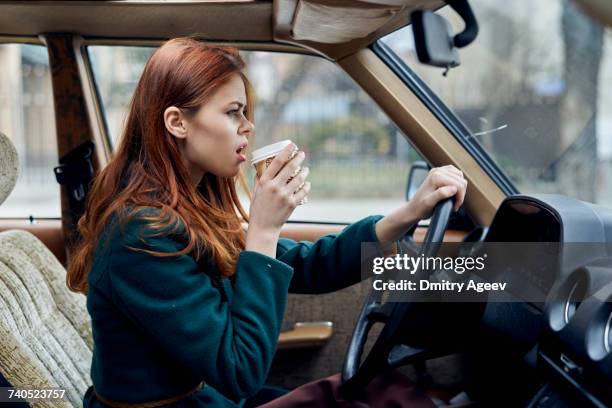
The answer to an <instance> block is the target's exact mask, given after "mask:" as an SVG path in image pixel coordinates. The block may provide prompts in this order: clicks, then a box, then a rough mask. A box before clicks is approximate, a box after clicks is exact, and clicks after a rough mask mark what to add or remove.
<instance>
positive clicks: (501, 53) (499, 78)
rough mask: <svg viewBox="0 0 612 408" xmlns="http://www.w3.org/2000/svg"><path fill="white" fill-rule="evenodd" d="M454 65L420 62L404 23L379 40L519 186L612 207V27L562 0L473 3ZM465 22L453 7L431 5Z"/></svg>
mask: <svg viewBox="0 0 612 408" xmlns="http://www.w3.org/2000/svg"><path fill="white" fill-rule="evenodd" d="M470 4H471V5H472V9H473V10H474V14H475V15H476V18H477V20H478V23H479V26H480V32H479V35H478V37H477V38H476V41H475V42H474V43H472V44H470V45H469V46H467V47H466V48H463V49H460V50H459V56H460V59H461V65H460V66H459V67H457V68H454V69H451V70H450V71H449V72H448V74H447V76H443V72H444V70H443V69H440V68H434V67H429V66H425V65H422V64H420V63H419V62H418V59H417V57H416V53H415V50H414V42H413V37H412V29H411V27H410V26H408V27H405V28H403V29H401V30H398V31H396V32H394V33H392V34H389V35H387V36H386V37H384V38H383V39H382V41H383V42H384V43H385V44H386V45H387V46H389V47H390V48H391V49H392V50H393V52H395V54H397V56H398V57H400V58H401V59H402V60H403V61H404V63H405V64H406V65H407V66H408V67H409V68H410V69H411V70H412V71H414V72H415V73H416V74H417V75H418V76H419V77H420V78H421V79H422V80H423V81H424V82H425V83H426V84H427V85H428V86H429V88H430V89H431V90H432V91H433V92H434V93H435V94H437V96H438V97H439V98H440V99H441V100H442V101H443V102H444V103H445V104H446V105H447V106H448V107H449V108H450V109H451V110H452V111H453V112H454V113H455V114H456V115H457V116H458V117H459V118H460V119H461V121H463V123H464V124H465V125H466V126H467V127H468V129H470V134H468V135H465V137H468V138H471V139H473V140H475V141H477V142H478V143H479V144H480V145H481V146H482V147H483V148H484V149H485V150H486V151H487V152H488V153H489V155H490V156H491V157H492V158H493V160H494V161H495V162H497V164H498V165H499V166H500V167H501V168H502V169H503V170H504V171H505V173H506V174H507V175H508V176H509V177H510V179H511V180H512V181H513V182H514V184H515V186H516V188H517V189H518V190H519V191H520V192H521V193H559V194H565V195H569V196H572V197H575V198H578V199H580V200H584V201H589V202H593V203H601V204H605V205H609V206H612V33H611V31H610V29H603V28H602V26H601V25H599V24H598V23H597V22H595V21H594V20H592V19H590V18H589V17H587V16H586V15H585V14H583V13H582V12H580V11H579V9H577V8H576V7H575V6H574V5H573V3H572V2H568V1H565V0H561V1H559V0H546V1H537V2H534V1H530V0H508V1H505V2H500V1H499V0H471V1H470ZM438 13H439V14H440V15H443V16H444V17H445V18H446V19H447V20H448V21H449V22H450V23H451V26H452V27H453V30H454V32H455V33H457V32H459V31H461V30H462V29H463V23H462V21H461V19H460V17H459V16H458V15H457V14H456V13H455V12H454V11H453V10H452V9H451V8H450V7H448V6H447V7H444V8H442V9H441V10H439V11H438Z"/></svg>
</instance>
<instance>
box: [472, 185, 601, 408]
mask: <svg viewBox="0 0 612 408" xmlns="http://www.w3.org/2000/svg"><path fill="white" fill-rule="evenodd" d="M481 240H482V242H485V243H523V244H525V245H528V244H527V243H556V245H558V248H559V249H560V250H559V251H557V252H555V256H554V257H552V258H549V259H548V260H547V261H546V263H545V264H544V265H541V266H542V268H546V269H547V270H548V271H549V273H547V274H545V276H542V275H541V274H540V272H539V271H538V270H537V269H538V268H537V267H533V266H531V267H527V268H520V267H516V266H515V267H514V270H512V271H506V272H507V273H509V274H510V276H511V277H513V278H514V279H517V280H522V281H524V282H528V283H529V284H530V285H531V286H533V290H535V291H539V293H541V297H542V299H541V301H527V300H525V301H521V299H517V298H513V295H512V294H490V295H489V301H488V302H487V305H486V308H485V310H484V312H483V319H482V321H483V327H485V328H486V330H487V331H488V333H489V335H490V333H495V336H497V338H498V339H499V338H501V337H505V339H506V340H505V341H507V342H508V343H507V344H506V346H508V347H511V348H514V349H515V352H517V354H516V355H521V356H522V359H523V361H524V362H527V363H529V364H531V366H532V367H534V368H536V370H535V371H536V372H537V373H538V375H537V378H538V379H539V381H540V383H539V387H540V388H539V391H538V392H537V393H536V394H535V397H533V398H532V400H531V401H530V403H529V406H540V405H539V404H540V402H542V401H543V400H547V401H549V402H550V401H559V402H561V403H564V404H567V405H563V406H602V407H604V406H609V405H612V387H610V384H612V210H610V209H607V208H603V207H600V206H596V205H592V204H588V203H585V202H581V201H578V200H575V199H572V198H569V197H565V196H559V195H529V196H527V195H520V196H511V197H508V198H507V199H506V200H504V202H503V203H502V204H501V206H500V207H499V209H498V211H497V213H496V215H495V217H494V219H493V222H492V223H491V226H490V227H489V229H488V231H487V232H486V234H483V235H482V238H481ZM502 245H503V244H502ZM516 264H517V263H515V264H514V265H516ZM518 264H520V262H518ZM536 275H537V276H536ZM492 296H493V297H492ZM495 296H502V297H503V296H506V298H505V299H504V298H495ZM508 296H509V297H508ZM491 338H492V337H491V336H489V337H488V339H489V340H490V339H491ZM507 339H511V340H510V341H508V340H507ZM496 349H497V351H498V352H499V348H496ZM546 406H549V405H546ZM550 406H556V405H550ZM560 406H561V405H560Z"/></svg>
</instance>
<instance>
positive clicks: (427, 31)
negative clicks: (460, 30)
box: [412, 10, 459, 68]
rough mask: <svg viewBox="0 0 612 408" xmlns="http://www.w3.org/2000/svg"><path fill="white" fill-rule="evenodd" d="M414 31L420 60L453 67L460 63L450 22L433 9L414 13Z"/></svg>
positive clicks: (425, 62) (444, 66) (428, 63)
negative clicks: (432, 10) (433, 11)
mask: <svg viewBox="0 0 612 408" xmlns="http://www.w3.org/2000/svg"><path fill="white" fill-rule="evenodd" d="M412 32H413V33H414V45H415V47H416V52H417V56H418V57H419V61H421V62H422V63H423V64H427V65H433V66H435V67H442V68H452V67H456V66H457V65H459V53H458V52H457V50H456V49H455V46H454V45H453V40H452V35H453V33H452V31H451V27H450V24H449V23H448V21H446V19H445V18H444V17H442V16H439V15H437V14H435V13H432V12H431V11H423V10H417V11H415V12H413V13H412Z"/></svg>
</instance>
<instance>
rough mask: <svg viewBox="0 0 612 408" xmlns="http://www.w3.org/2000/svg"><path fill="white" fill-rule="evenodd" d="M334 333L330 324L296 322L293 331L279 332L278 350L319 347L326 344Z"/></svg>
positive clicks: (322, 322) (325, 322) (326, 322)
mask: <svg viewBox="0 0 612 408" xmlns="http://www.w3.org/2000/svg"><path fill="white" fill-rule="evenodd" d="M333 331H334V325H333V323H332V322H328V321H320V322H298V323H296V324H294V325H293V329H291V330H287V331H284V332H281V334H280V335H279V337H278V349H279V350H286V349H295V348H307V347H320V346H322V345H324V344H325V343H327V342H328V341H329V339H330V338H331V336H332V333H333Z"/></svg>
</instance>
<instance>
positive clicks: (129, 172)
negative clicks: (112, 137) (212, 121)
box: [66, 38, 254, 293]
mask: <svg viewBox="0 0 612 408" xmlns="http://www.w3.org/2000/svg"><path fill="white" fill-rule="evenodd" d="M244 66H245V64H244V61H243V60H242V58H241V57H240V55H239V53H238V50H237V49H236V48H233V47H224V46H211V45H206V44H205V43H203V42H200V41H198V40H196V39H193V38H175V39H172V40H170V41H167V42H166V43H164V44H163V45H162V46H161V47H160V48H159V49H157V51H156V52H155V53H154V54H153V55H152V56H151V58H150V59H149V61H148V62H147V64H146V66H145V68H144V71H143V74H142V76H141V78H140V81H139V82H138V85H137V86H136V90H135V92H134V95H133V97H132V101H131V104H130V108H129V112H128V116H127V120H126V123H125V128H124V130H123V134H122V137H121V141H120V144H119V146H118V148H117V151H116V153H115V155H114V157H113V158H112V159H111V161H110V162H109V164H108V165H107V166H106V167H105V168H104V169H103V170H102V171H101V172H100V173H99V174H98V175H97V176H96V177H95V179H94V181H93V184H92V187H91V190H90V193H89V196H88V199H87V206H86V211H85V214H84V215H83V217H81V219H80V220H79V225H78V228H79V232H80V234H81V240H80V242H79V244H78V245H77V246H76V247H75V249H74V252H73V256H72V257H71V261H70V264H69V267H68V274H67V277H66V281H67V284H68V287H69V288H70V289H71V290H72V291H75V292H81V293H87V289H88V287H87V277H88V274H89V270H90V269H91V265H92V258H93V253H94V251H95V249H96V245H97V243H98V240H99V237H100V236H101V234H102V233H103V231H104V228H105V226H106V225H107V223H108V222H109V220H110V218H111V217H112V216H113V215H117V216H119V217H121V220H122V222H123V223H125V222H126V221H127V220H128V219H129V218H131V217H133V216H134V215H135V214H136V212H138V211H139V210H141V209H143V208H145V207H147V208H148V207H154V208H157V209H159V210H160V211H156V212H155V214H153V215H151V216H148V217H143V218H144V219H145V220H146V222H147V223H148V225H149V226H150V227H151V228H152V230H153V231H159V232H160V234H161V231H162V230H165V231H168V228H170V229H172V228H174V229H176V226H177V225H181V224H182V225H183V226H184V227H185V230H184V232H185V236H186V243H187V244H186V246H185V248H184V249H183V250H181V251H180V252H175V253H160V252H153V251H150V252H149V251H146V252H149V253H150V254H152V255H154V256H160V257H163V256H176V255H183V254H188V253H192V254H193V255H194V256H195V257H196V259H199V258H200V257H201V256H202V255H203V254H204V252H205V251H208V252H209V253H210V255H212V258H213V259H214V261H215V263H216V265H217V267H218V269H219V271H220V273H221V275H223V276H231V275H233V273H234V269H235V264H236V260H237V258H238V255H239V253H240V251H242V250H243V249H244V246H245V233H244V230H243V228H242V225H241V219H240V217H242V220H243V221H246V222H248V215H247V213H246V212H245V210H244V208H243V207H242V206H241V204H240V200H239V199H238V195H237V193H236V182H237V181H238V182H240V184H241V185H242V187H243V188H244V189H245V191H246V192H247V195H248V196H249V198H250V197H251V196H250V192H249V190H248V187H247V184H246V181H245V177H244V173H243V171H242V170H241V171H240V173H239V175H238V176H236V177H232V178H223V177H217V176H215V175H213V174H210V173H206V174H205V176H204V177H203V178H202V181H201V182H200V183H199V185H198V186H197V187H196V186H194V185H193V183H192V182H191V178H190V176H189V172H188V170H187V167H186V166H185V164H184V162H183V160H182V157H181V155H180V153H179V148H178V144H177V141H176V138H175V137H174V136H172V135H171V134H170V133H169V132H168V131H167V130H166V127H165V126H164V118H163V114H164V110H165V109H166V108H167V107H169V106H176V107H178V108H179V109H181V110H183V111H185V112H187V113H188V114H194V113H195V112H197V110H198V109H199V108H200V107H201V106H202V105H203V104H204V103H206V101H207V99H208V98H209V97H210V96H211V95H212V93H214V91H215V90H216V89H217V88H218V87H219V86H220V85H222V84H223V83H224V82H225V81H227V80H228V79H229V77H230V76H231V75H233V74H236V73H237V74H239V75H241V77H242V79H243V81H244V84H245V89H246V96H247V112H246V113H245V115H246V117H247V119H249V121H251V122H253V121H254V118H253V103H254V96H253V89H252V87H251V85H250V83H249V81H248V80H247V78H246V76H245V75H244V73H243V72H242V70H243V69H244Z"/></svg>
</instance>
